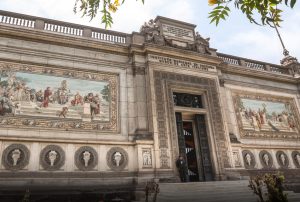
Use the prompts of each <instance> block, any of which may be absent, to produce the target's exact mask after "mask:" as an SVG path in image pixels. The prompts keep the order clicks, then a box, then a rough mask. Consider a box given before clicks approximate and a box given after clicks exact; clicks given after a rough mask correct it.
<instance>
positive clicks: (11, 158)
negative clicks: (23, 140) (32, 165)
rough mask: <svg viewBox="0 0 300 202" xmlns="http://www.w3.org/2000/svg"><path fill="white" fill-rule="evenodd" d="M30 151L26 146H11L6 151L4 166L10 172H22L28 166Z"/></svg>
mask: <svg viewBox="0 0 300 202" xmlns="http://www.w3.org/2000/svg"><path fill="white" fill-rule="evenodd" d="M29 158H30V151H29V150H28V148H27V147H26V146H25V145H22V144H11V145H9V146H8V147H7V148H5V149H4V151H3V154H2V164H3V166H4V167H5V168H6V169H9V170H21V169H23V168H24V167H25V166H27V165H28V163H29Z"/></svg>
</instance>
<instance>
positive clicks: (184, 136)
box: [175, 112, 213, 182]
mask: <svg viewBox="0 0 300 202" xmlns="http://www.w3.org/2000/svg"><path fill="white" fill-rule="evenodd" d="M175 115H176V125H177V134H178V146H179V153H180V154H181V155H183V156H184V158H185V161H186V172H187V176H188V181H190V182H197V181H211V180H213V171H212V163H211V157H210V149H209V143H208V136H207V130H206V122H205V115H204V114H194V115H193V120H183V118H182V113H181V112H176V114H175Z"/></svg>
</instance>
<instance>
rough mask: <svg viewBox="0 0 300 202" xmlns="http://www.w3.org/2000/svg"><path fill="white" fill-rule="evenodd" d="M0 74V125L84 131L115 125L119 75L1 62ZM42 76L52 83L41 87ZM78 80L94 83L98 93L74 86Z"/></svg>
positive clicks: (108, 127)
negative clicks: (0, 79)
mask: <svg viewBox="0 0 300 202" xmlns="http://www.w3.org/2000/svg"><path fill="white" fill-rule="evenodd" d="M0 75H1V77H3V78H2V84H1V83H0V84H1V85H0V101H1V103H0V126H1V127H25V128H28V127H30V128H37V129H40V128H44V129H50V128H52V129H55V130H57V129H62V130H69V129H75V130H85V131H87V130H103V131H116V130H117V128H118V76H117V75H115V74H110V73H100V72H93V71H91V72H85V71H77V70H74V69H73V70H65V69H61V68H50V67H42V66H35V65H23V64H18V63H6V62H2V63H0ZM43 79H47V81H49V79H50V81H51V79H53V82H52V83H49V82H48V83H49V84H47V86H43V85H46V84H43V85H42V84H41V83H39V81H40V80H43ZM79 80H82V81H83V82H86V83H87V84H88V85H87V86H90V85H91V86H94V87H95V86H97V92H96V91H95V93H91V92H92V90H90V91H89V89H88V88H87V87H86V88H84V89H83V88H80V89H81V90H80V89H77V87H78V86H77V87H76V85H77V84H78V81H79ZM76 81H77V83H76ZM75 83H76V84H75ZM48 85H49V86H48ZM52 85H53V86H52ZM99 86H103V88H102V87H101V88H100V87H99ZM99 89H100V90H99ZM101 89H102V90H103V92H104V93H106V94H102V90H101ZM79 91H80V92H79ZM98 91H99V92H98ZM100 91H101V92H100ZM98 93H101V94H99V95H98ZM100 96H101V97H100ZM108 96H109V97H108Z"/></svg>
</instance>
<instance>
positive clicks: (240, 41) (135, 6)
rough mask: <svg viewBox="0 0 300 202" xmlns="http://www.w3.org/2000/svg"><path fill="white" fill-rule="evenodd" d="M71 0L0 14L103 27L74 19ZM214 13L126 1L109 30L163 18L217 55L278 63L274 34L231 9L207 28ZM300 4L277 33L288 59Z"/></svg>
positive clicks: (201, 0) (295, 50) (191, 0)
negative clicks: (189, 28)
mask: <svg viewBox="0 0 300 202" xmlns="http://www.w3.org/2000/svg"><path fill="white" fill-rule="evenodd" d="M74 3H75V0H1V1H0V10H7V11H12V12H17V13H23V14H28V15H34V16H39V17H45V18H50V19H55V20H60V21H66V22H72V23H77V24H83V25H88V26H93V27H101V28H104V25H103V24H101V23H100V18H101V16H100V15H98V16H97V17H96V19H93V20H92V21H90V19H89V18H87V17H84V18H82V17H81V15H80V14H79V13H78V14H74V12H73V6H74ZM212 9H213V7H211V6H209V5H208V3H207V0H145V4H144V5H143V4H142V3H141V1H136V0H126V1H125V3H124V4H123V5H122V6H121V7H120V9H119V10H118V11H117V12H116V13H115V14H113V21H114V23H113V25H112V27H111V28H110V29H111V30H114V31H120V32H125V33H131V32H133V31H139V29H140V27H141V25H143V24H144V22H146V21H149V20H150V19H154V18H155V17H156V16H158V15H160V16H164V17H168V18H173V19H176V20H180V21H185V22H188V23H192V24H195V25H197V27H196V31H198V32H199V33H200V34H201V35H202V36H203V37H204V38H208V37H209V38H210V47H211V48H216V49H217V50H218V52H222V53H226V54H231V55H236V56H240V57H245V58H249V59H254V60H261V61H264V62H269V63H274V64H279V62H280V60H281V59H282V58H283V55H282V48H281V44H280V41H279V39H278V36H277V34H276V32H275V30H274V29H272V28H270V27H267V26H258V25H255V24H251V23H250V22H249V21H248V19H247V18H246V17H245V16H244V15H243V14H242V12H241V11H239V10H236V9H234V8H233V7H232V8H231V11H232V12H231V14H230V17H229V18H228V19H227V20H226V21H222V22H220V24H219V25H218V26H217V27H216V26H215V25H214V24H210V23H209V22H210V20H209V19H208V13H209V12H210V11H211V10H212ZM299 19H300V3H298V4H296V6H295V7H294V9H290V8H286V7H284V13H283V20H284V21H283V23H282V24H281V27H280V29H279V31H280V34H281V35H282V38H283V41H284V44H285V46H286V48H287V49H288V50H289V52H290V55H292V56H294V57H297V58H298V59H299V60H300V20H299Z"/></svg>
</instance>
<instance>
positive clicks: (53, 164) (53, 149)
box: [40, 145, 65, 171]
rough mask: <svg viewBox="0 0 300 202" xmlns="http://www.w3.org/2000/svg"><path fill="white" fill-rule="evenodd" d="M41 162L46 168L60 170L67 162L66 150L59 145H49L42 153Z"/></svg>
mask: <svg viewBox="0 0 300 202" xmlns="http://www.w3.org/2000/svg"><path fill="white" fill-rule="evenodd" d="M40 164H41V165H42V167H43V168H44V169H45V170H50V171H54V170H59V169H60V168H61V167H62V166H63V165H64V164H65V152H64V150H63V149H62V148H61V147H60V146H58V145H47V146H46V147H45V148H44V149H43V150H42V151H41V153H40Z"/></svg>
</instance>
